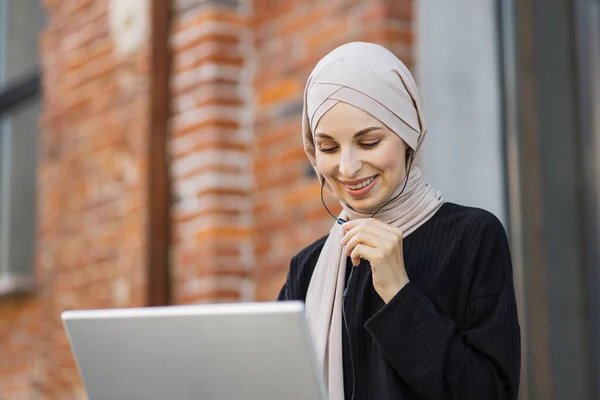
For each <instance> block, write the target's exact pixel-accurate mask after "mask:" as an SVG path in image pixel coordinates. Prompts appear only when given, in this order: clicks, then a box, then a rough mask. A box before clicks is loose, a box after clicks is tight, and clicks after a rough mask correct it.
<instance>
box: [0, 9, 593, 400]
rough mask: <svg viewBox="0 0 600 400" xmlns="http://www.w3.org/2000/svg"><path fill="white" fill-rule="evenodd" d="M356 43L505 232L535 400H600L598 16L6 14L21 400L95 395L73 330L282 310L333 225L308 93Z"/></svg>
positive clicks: (15, 349) (3, 312) (4, 127)
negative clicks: (202, 306)
mask: <svg viewBox="0 0 600 400" xmlns="http://www.w3.org/2000/svg"><path fill="white" fill-rule="evenodd" d="M354 40H362V41H371V42H376V43H380V44H382V45H384V46H386V47H387V48H389V49H390V50H391V51H393V52H394V53H395V54H396V55H398V56H399V57H400V58H401V59H402V60H403V61H404V62H405V63H406V64H407V65H408V66H409V68H410V69H411V70H412V71H413V72H414V74H415V76H416V78H417V81H418V83H419V86H420V88H421V92H422V97H423V101H424V105H425V112H426V117H427V119H428V123H429V133H428V139H427V141H426V145H425V147H424V151H423V153H422V154H421V158H420V160H419V161H420V163H421V165H422V167H423V170H424V173H425V175H426V177H427V178H428V180H429V181H430V182H431V183H432V184H433V185H434V186H436V187H437V188H439V189H441V190H442V191H443V192H444V194H445V197H446V198H447V199H448V200H449V201H454V202H459V203H463V204H467V205H473V206H478V207H483V208H487V209H489V210H490V211H492V212H494V213H495V214H496V215H497V216H498V217H499V218H500V219H501V220H502V221H503V222H504V224H505V226H506V228H507V232H508V233H509V236H510V239H511V246H512V251H513V256H514V270H515V284H516V287H517V292H518V300H519V307H520V317H521V321H522V329H523V379H522V390H521V392H522V398H523V399H532V400H538V399H540V400H550V399H569V400H572V399H597V398H600V391H599V385H600V366H599V365H598V362H599V361H600V336H599V335H600V326H599V323H600V319H599V315H598V312H599V310H600V307H599V305H600V304H599V301H600V299H599V297H598V293H599V292H598V289H599V287H598V286H599V285H598V283H599V279H600V277H599V274H600V269H599V268H600V262H599V254H598V253H599V250H598V249H599V248H600V236H599V230H600V218H599V212H598V211H599V206H598V204H599V202H598V199H599V196H600V193H599V191H600V168H599V157H598V156H597V154H600V153H599V151H600V1H598V0H546V1H544V2H542V1H537V0H519V2H517V1H515V0H460V1H453V2H438V1H433V0H415V1H413V0H393V1H392V0H369V1H357V0H331V1H326V2H317V1H302V2H301V1H294V0H254V1H251V0H171V1H167V0H43V1H41V3H40V1H39V0H0V399H1V400H5V399H7V400H8V399H10V400H12V399H70V398H73V399H78V398H85V394H84V392H83V390H82V388H81V381H80V378H79V375H78V373H77V370H76V367H75V364H74V361H73V357H72V355H71V352H70V349H69V346H68V341H67V338H66V336H65V334H64V330H63V327H62V324H61V320H60V313H61V312H62V311H63V310H66V309H80V308H106V307H137V306H153V305H165V304H187V303H197V302H223V301H268V300H273V299H275V298H276V296H277V293H278V290H279V288H280V287H281V285H282V284H283V281H284V279H285V275H286V272H287V268H288V265H289V259H290V257H291V256H292V255H293V254H295V253H296V252H297V251H298V250H299V249H301V248H302V247H303V246H305V245H307V244H308V243H310V242H312V241H313V240H315V239H317V238H318V237H320V236H322V235H324V234H326V233H327V230H328V228H329V227H330V226H331V223H332V221H331V219H330V217H329V216H328V214H327V213H326V212H325V211H324V210H323V208H322V205H321V203H320V200H319V198H318V193H319V186H318V184H317V182H316V181H315V179H314V176H313V174H312V169H311V167H310V165H309V163H308V161H307V159H306V157H305V155H304V152H303V149H302V145H301V140H300V123H301V122H300V121H301V120H300V115H301V110H302V90H303V86H304V83H305V80H306V78H307V76H308V74H309V72H310V70H311V69H312V67H313V66H314V64H315V63H316V62H317V61H318V60H319V59H320V58H321V57H322V56H323V55H325V54H326V53H327V52H328V51H330V50H331V49H333V48H334V47H335V46H337V45H340V44H342V43H345V42H348V41H354ZM328 200H329V201H330V204H331V205H332V207H333V208H334V209H335V206H334V204H333V202H332V199H328Z"/></svg>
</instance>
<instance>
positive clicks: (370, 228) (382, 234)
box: [341, 223, 398, 245]
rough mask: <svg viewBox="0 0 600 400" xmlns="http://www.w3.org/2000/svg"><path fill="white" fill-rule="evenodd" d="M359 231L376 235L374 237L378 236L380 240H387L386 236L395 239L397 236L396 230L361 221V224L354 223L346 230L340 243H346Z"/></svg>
mask: <svg viewBox="0 0 600 400" xmlns="http://www.w3.org/2000/svg"><path fill="white" fill-rule="evenodd" d="M359 232H370V233H371V234H372V235H373V236H376V237H378V238H380V239H381V240H387V239H388V238H389V239H393V240H395V239H397V237H398V235H397V234H396V232H395V231H393V230H389V229H384V228H383V227H381V226H380V225H371V224H366V223H363V224H359V225H356V226H355V227H353V228H352V229H350V230H349V231H348V232H346V234H345V235H344V237H343V238H342V240H341V244H342V245H346V244H347V243H348V242H349V241H350V240H351V239H352V238H353V237H354V236H355V235H357V234H358V233H359ZM390 235H393V236H392V237H390Z"/></svg>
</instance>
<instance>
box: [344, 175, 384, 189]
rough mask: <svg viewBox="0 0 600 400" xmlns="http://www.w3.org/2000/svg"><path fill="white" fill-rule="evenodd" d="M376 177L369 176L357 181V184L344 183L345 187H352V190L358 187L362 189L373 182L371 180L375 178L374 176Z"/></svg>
mask: <svg viewBox="0 0 600 400" xmlns="http://www.w3.org/2000/svg"><path fill="white" fill-rule="evenodd" d="M376 177H377V176H373V177H371V178H369V179H367V180H366V181H363V182H361V183H359V184H358V185H348V184H347V185H346V187H347V188H348V189H352V190H358V189H362V188H364V187H366V186H369V184H370V183H371V182H373V181H374V180H375V178H376Z"/></svg>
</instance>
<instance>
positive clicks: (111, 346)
mask: <svg viewBox="0 0 600 400" xmlns="http://www.w3.org/2000/svg"><path fill="white" fill-rule="evenodd" d="M62 320H63V324H64V327H65V330H66V332H67V335H68V337H69V343H70V345H71V350H72V351H73V354H74V356H75V361H76V363H77V367H78V370H79V373H80V375H81V378H82V381H83V384H84V387H85V390H86V392H87V395H88V397H89V398H90V400H104V399H105V400H109V399H110V400H134V399H135V400H165V399H177V400H187V399H190V400H191V399H194V400H236V399H244V400H254V399H256V400H271V399H273V400H275V399H286V400H326V398H327V396H326V390H325V383H324V379H323V376H322V373H321V371H320V369H319V367H318V362H317V360H316V356H315V352H314V348H313V343H312V340H311V339H310V335H309V330H308V325H307V322H306V318H305V313H304V304H303V303H301V302H273V303H235V304H210V305H209V304H205V305H189V306H170V307H148V308H128V309H105V310H78V311H64V312H63V313H62Z"/></svg>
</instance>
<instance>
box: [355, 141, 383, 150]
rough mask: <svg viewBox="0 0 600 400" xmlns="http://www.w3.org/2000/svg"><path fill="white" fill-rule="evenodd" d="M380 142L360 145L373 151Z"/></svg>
mask: <svg viewBox="0 0 600 400" xmlns="http://www.w3.org/2000/svg"><path fill="white" fill-rule="evenodd" d="M379 142H380V140H376V141H374V142H366V143H361V144H360V145H361V146H362V147H365V148H367V149H372V148H373V147H375V146H377V145H378V144H379Z"/></svg>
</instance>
